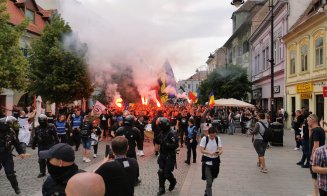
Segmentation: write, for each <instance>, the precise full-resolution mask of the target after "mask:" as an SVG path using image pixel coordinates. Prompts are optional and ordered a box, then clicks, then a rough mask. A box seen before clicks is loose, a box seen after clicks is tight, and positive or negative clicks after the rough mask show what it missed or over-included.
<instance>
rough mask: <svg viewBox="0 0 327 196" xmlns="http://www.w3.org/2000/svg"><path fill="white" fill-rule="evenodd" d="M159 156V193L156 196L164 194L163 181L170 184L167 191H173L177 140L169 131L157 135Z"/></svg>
mask: <svg viewBox="0 0 327 196" xmlns="http://www.w3.org/2000/svg"><path fill="white" fill-rule="evenodd" d="M159 141H160V155H159V157H158V164H159V171H158V176H159V192H158V195H162V194H164V193H165V181H166V179H167V180H168V181H169V182H170V186H169V190H170V191H171V190H173V189H174V187H175V185H176V183H177V182H176V179H175V177H174V175H173V173H172V172H173V170H174V166H175V163H176V149H177V148H178V138H177V137H176V135H175V134H174V133H173V132H172V131H170V130H168V131H167V130H166V131H165V130H163V131H162V132H161V133H160V134H159Z"/></svg>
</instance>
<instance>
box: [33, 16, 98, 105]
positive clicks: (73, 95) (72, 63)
mask: <svg viewBox="0 0 327 196" xmlns="http://www.w3.org/2000/svg"><path fill="white" fill-rule="evenodd" d="M71 33H72V30H71V28H70V26H69V25H68V24H67V23H66V22H65V21H64V20H63V19H62V18H61V17H60V16H59V15H55V16H54V17H53V18H52V20H51V22H50V23H49V24H47V25H46V27H45V29H44V32H43V35H42V36H41V37H40V38H39V39H37V40H35V41H34V42H33V43H32V50H31V56H30V66H29V80H30V82H29V83H30V85H29V90H30V91H31V92H32V93H34V94H35V95H41V97H42V98H44V99H45V100H46V101H50V102H57V103H69V102H72V101H74V100H78V99H82V98H83V97H85V98H88V97H89V96H90V95H91V93H92V92H93V87H92V85H91V80H90V78H89V75H88V73H87V65H86V62H85V51H86V46H85V45H82V44H79V46H80V47H81V48H82V49H81V50H79V51H76V50H68V49H66V48H65V47H64V43H63V42H64V41H63V40H64V38H65V36H68V35H70V34H71ZM76 44H78V43H76Z"/></svg>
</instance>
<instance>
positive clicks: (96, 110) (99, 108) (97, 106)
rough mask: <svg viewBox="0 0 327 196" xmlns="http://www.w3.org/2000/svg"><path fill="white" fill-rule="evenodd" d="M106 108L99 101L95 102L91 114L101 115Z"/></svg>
mask: <svg viewBox="0 0 327 196" xmlns="http://www.w3.org/2000/svg"><path fill="white" fill-rule="evenodd" d="M105 109H106V106H104V105H103V104H102V103H100V102H99V101H96V102H95V104H94V107H93V112H94V113H96V114H100V113H102V110H105Z"/></svg>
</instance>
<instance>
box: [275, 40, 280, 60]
mask: <svg viewBox="0 0 327 196" xmlns="http://www.w3.org/2000/svg"><path fill="white" fill-rule="evenodd" d="M274 61H275V63H277V62H279V61H278V59H277V41H276V40H275V41H274Z"/></svg>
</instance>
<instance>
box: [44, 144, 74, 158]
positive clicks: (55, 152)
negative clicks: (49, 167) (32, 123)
mask: <svg viewBox="0 0 327 196" xmlns="http://www.w3.org/2000/svg"><path fill="white" fill-rule="evenodd" d="M39 157H40V158H41V159H51V158H56V159H60V160H63V161H66V162H74V160H75V153H74V150H73V149H72V147H70V146H69V145H68V144H64V143H58V144H56V145H54V146H52V147H51V148H50V149H49V150H43V151H40V154H39Z"/></svg>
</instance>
